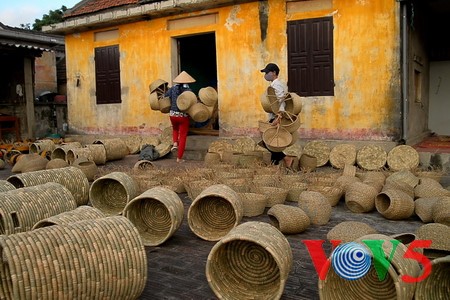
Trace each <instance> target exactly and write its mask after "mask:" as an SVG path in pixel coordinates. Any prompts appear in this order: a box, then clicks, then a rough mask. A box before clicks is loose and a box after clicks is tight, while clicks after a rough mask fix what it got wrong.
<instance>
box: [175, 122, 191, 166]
mask: <svg viewBox="0 0 450 300" xmlns="http://www.w3.org/2000/svg"><path fill="white" fill-rule="evenodd" d="M170 122H171V123H172V140H173V142H174V143H178V156H177V157H178V158H179V159H181V158H183V154H184V149H186V138H187V134H188V131H189V117H176V116H171V117H170Z"/></svg>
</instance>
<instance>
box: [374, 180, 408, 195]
mask: <svg viewBox="0 0 450 300" xmlns="http://www.w3.org/2000/svg"><path fill="white" fill-rule="evenodd" d="M386 190H399V191H402V192H404V193H406V194H407V195H408V196H409V197H411V198H414V189H413V188H412V187H411V186H410V185H408V184H407V183H404V182H401V181H389V182H386V183H385V184H384V186H383V188H382V189H381V191H382V192H384V191H386Z"/></svg>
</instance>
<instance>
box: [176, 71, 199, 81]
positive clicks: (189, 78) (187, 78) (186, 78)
mask: <svg viewBox="0 0 450 300" xmlns="http://www.w3.org/2000/svg"><path fill="white" fill-rule="evenodd" d="M173 82H174V83H193V82H195V79H194V78H192V76H191V75H189V74H188V73H187V72H186V71H183V72H181V73H180V74H178V76H177V77H175V79H174V80H173Z"/></svg>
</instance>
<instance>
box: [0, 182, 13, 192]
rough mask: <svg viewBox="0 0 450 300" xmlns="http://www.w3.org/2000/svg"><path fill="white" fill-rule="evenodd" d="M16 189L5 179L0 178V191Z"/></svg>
mask: <svg viewBox="0 0 450 300" xmlns="http://www.w3.org/2000/svg"><path fill="white" fill-rule="evenodd" d="M14 189H16V187H15V186H14V185H13V184H12V183H11V182H9V181H7V180H0V192H1V193H3V192H7V191H11V190H14Z"/></svg>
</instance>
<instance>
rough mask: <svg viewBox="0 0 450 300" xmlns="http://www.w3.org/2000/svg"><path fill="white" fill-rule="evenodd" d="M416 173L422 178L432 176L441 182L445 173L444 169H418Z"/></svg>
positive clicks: (431, 177)
mask: <svg viewBox="0 0 450 300" xmlns="http://www.w3.org/2000/svg"><path fill="white" fill-rule="evenodd" d="M414 174H415V175H416V176H417V177H419V179H420V178H430V179H433V180H436V181H437V182H441V179H442V177H443V175H444V172H443V171H439V170H434V171H416V172H414Z"/></svg>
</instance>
